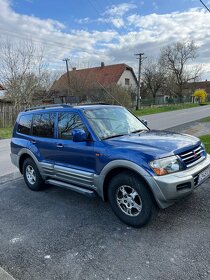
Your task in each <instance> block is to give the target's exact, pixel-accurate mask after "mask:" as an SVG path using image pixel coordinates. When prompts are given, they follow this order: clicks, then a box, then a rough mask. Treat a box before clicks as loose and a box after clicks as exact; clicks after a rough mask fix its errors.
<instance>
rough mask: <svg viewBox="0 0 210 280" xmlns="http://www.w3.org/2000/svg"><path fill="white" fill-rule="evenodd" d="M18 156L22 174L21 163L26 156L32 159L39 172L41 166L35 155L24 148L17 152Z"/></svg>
mask: <svg viewBox="0 0 210 280" xmlns="http://www.w3.org/2000/svg"><path fill="white" fill-rule="evenodd" d="M18 156H19V170H20V172H21V173H22V174H23V163H24V161H25V160H26V159H27V158H31V159H33V161H34V162H35V164H36V166H37V168H38V169H39V172H40V173H41V167H40V164H39V161H38V160H37V158H36V157H35V155H34V154H33V153H32V152H31V151H30V150H28V149H26V148H24V149H22V150H21V152H20V153H19V154H18Z"/></svg>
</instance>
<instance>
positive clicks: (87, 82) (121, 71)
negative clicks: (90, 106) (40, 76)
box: [51, 62, 138, 102]
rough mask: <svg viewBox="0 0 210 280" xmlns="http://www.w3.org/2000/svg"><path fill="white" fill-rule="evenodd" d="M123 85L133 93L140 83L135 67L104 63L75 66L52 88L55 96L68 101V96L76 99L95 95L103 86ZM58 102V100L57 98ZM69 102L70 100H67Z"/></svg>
mask: <svg viewBox="0 0 210 280" xmlns="http://www.w3.org/2000/svg"><path fill="white" fill-rule="evenodd" d="M117 85H118V86H121V87H123V88H125V89H126V90H130V91H132V92H133V93H134V92H136V88H137V85H138V81H137V78H136V76H135V74H134V71H133V69H132V68H131V67H130V66H128V65H126V64H113V65H106V66H105V65H104V63H103V62H101V66H100V67H93V68H86V69H79V70H76V68H73V69H72V71H69V76H68V74H67V73H65V74H63V75H62V76H61V77H60V78H59V79H58V80H56V81H55V82H54V84H53V86H52V88H51V92H53V93H54V96H55V98H57V99H58V98H60V99H61V101H66V100H65V99H66V97H68V99H69V98H70V99H71V100H72V101H73V100H74V101H76V100H77V98H78V96H80V95H85V94H86V95H87V94H89V95H91V94H92V95H95V94H99V92H100V91H101V90H102V89H103V88H110V87H113V86H117ZM56 102H58V100H56ZM67 102H68V101H67Z"/></svg>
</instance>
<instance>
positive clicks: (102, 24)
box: [0, 0, 210, 80]
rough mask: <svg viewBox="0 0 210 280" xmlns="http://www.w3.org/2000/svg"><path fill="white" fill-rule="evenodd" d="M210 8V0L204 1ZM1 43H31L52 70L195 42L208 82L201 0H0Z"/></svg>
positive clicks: (209, 57)
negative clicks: (38, 49) (41, 50)
mask: <svg viewBox="0 0 210 280" xmlns="http://www.w3.org/2000/svg"><path fill="white" fill-rule="evenodd" d="M203 2H204V3H205V4H206V5H207V6H208V7H209V8H210V0H203ZM0 31H1V33H0V39H1V40H2V38H6V39H7V40H8V39H9V40H10V41H15V40H30V41H32V42H33V43H34V44H35V45H37V46H42V47H43V48H44V53H45V59H46V61H47V63H48V65H49V67H50V68H51V69H53V70H58V71H61V72H62V71H63V72H65V63H64V61H63V60H62V59H63V58H69V59H70V61H69V63H70V68H71V67H77V69H79V68H88V67H95V66H99V65H100V63H101V61H103V62H104V63H105V65H108V64H116V63H126V64H128V65H129V66H131V67H133V68H134V71H135V72H136V71H137V68H138V61H137V59H136V57H135V55H134V54H135V53H139V52H143V53H145V56H146V57H147V58H148V59H150V58H156V57H157V56H158V55H159V53H160V49H161V48H163V47H164V46H167V45H169V44H172V43H175V42H178V41H189V40H194V42H195V43H196V44H197V45H198V47H199V48H198V54H199V57H198V58H197V59H196V62H197V63H198V64H202V65H203V75H202V79H203V80H204V79H208V80H210V13H209V12H208V11H207V10H206V9H205V8H204V6H203V5H202V4H201V2H200V1H199V0H154V1H149V0H142V1H141V0H138V1H137V0H131V1H118V0H77V1H73V0H72V1H71V0H68V1H67V0H51V1H50V0H0Z"/></svg>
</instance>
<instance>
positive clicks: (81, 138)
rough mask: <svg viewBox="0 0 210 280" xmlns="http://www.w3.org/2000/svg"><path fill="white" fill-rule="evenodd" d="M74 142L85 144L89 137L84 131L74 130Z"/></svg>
mask: <svg viewBox="0 0 210 280" xmlns="http://www.w3.org/2000/svg"><path fill="white" fill-rule="evenodd" d="M72 140H73V141H74V142H85V141H87V140H88V136H87V134H86V132H85V131H84V130H83V129H73V130H72Z"/></svg>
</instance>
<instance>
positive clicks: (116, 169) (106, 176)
mask: <svg viewBox="0 0 210 280" xmlns="http://www.w3.org/2000/svg"><path fill="white" fill-rule="evenodd" d="M121 172H132V173H133V174H135V175H136V176H137V177H139V178H140V179H141V180H142V181H143V182H144V183H145V185H146V186H147V187H148V191H149V192H150V194H151V196H152V198H153V199H154V201H155V203H156V204H157V205H158V206H159V207H160V208H165V207H164V204H163V201H164V200H165V197H164V195H163V193H162V191H161V190H160V188H159V186H158V185H157V184H156V182H155V180H154V178H153V177H152V176H151V175H150V174H149V173H148V172H146V171H145V170H144V169H143V168H142V167H141V166H139V165H137V164H136V163H134V162H130V161H127V160H115V161H112V162H110V163H109V164H108V165H107V166H105V167H104V169H103V170H102V172H101V174H100V178H101V179H100V181H101V182H100V190H99V193H100V195H101V196H102V198H103V199H104V200H105V201H108V187H109V183H110V181H111V179H112V178H113V177H114V176H116V175H117V174H119V173H121Z"/></svg>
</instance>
